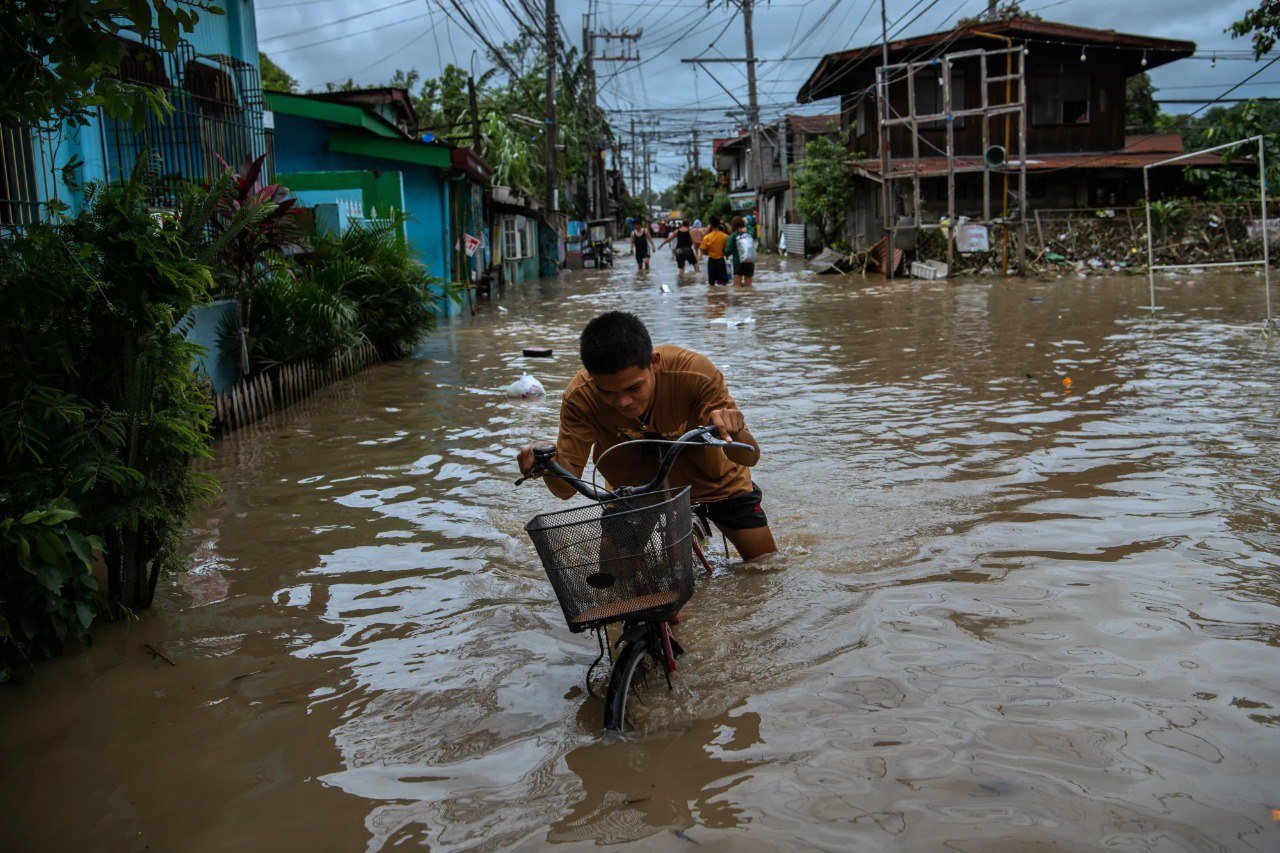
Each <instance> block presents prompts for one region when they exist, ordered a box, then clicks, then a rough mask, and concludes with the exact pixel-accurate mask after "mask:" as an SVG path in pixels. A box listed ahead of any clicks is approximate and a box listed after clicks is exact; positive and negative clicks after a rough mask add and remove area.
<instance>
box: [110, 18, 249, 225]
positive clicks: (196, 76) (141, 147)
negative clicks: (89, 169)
mask: <svg viewBox="0 0 1280 853" xmlns="http://www.w3.org/2000/svg"><path fill="white" fill-rule="evenodd" d="M120 78H121V79H122V80H124V81H125V82H130V83H139V84H143V85H149V86H156V87H158V88H160V89H162V90H163V91H164V92H165V95H166V97H167V99H168V101H169V103H170V105H171V106H172V107H173V112H172V113H171V114H169V115H164V116H155V115H148V117H147V119H146V121H145V123H144V125H143V126H142V128H141V129H135V128H134V127H133V126H132V125H131V124H130V123H129V122H127V121H122V120H116V119H105V120H104V121H103V125H102V127H103V136H104V143H105V148H106V151H107V171H108V176H107V177H108V180H112V181H122V180H124V179H125V178H127V177H128V176H129V174H130V173H131V172H132V170H133V168H134V164H135V163H136V162H137V161H138V159H139V158H140V157H145V158H146V162H145V167H146V175H147V182H148V184H149V186H150V190H151V191H150V201H151V203H152V204H153V205H155V206H156V207H171V206H173V204H174V203H175V202H176V200H177V198H178V196H179V194H180V193H181V191H182V187H183V186H184V185H186V184H189V183H205V182H208V181H211V180H212V179H213V178H215V177H216V176H217V175H218V174H220V173H221V171H222V170H223V168H224V166H223V162H225V163H227V164H229V165H231V166H238V165H239V164H240V163H241V162H243V161H244V160H246V159H252V158H255V157H258V156H260V155H262V154H264V153H269V149H268V140H267V131H266V129H265V128H264V127H263V121H262V112H263V107H264V105H265V101H264V99H263V95H262V83H261V79H260V77H259V74H258V68H257V66H256V65H253V64H251V63H248V62H244V61H243V60H239V59H236V58H234V57H231V56H226V55H218V56H200V55H197V54H196V52H195V49H194V48H193V47H192V46H191V44H190V43H189V42H186V41H180V42H179V44H178V46H177V48H176V49H175V50H173V51H165V50H163V48H162V47H161V46H160V44H159V40H158V38H157V37H156V36H154V35H153V36H151V37H150V38H148V39H147V40H146V41H144V42H142V43H138V44H134V45H132V46H131V48H130V52H129V54H128V56H127V57H126V58H125V60H124V62H123V63H122V64H121V67H120ZM268 159H269V160H270V159H271V158H268ZM265 165H266V168H265V170H264V172H265V174H264V175H263V178H264V179H269V178H270V177H271V171H272V166H273V164H272V163H271V162H267V163H266V164H265Z"/></svg>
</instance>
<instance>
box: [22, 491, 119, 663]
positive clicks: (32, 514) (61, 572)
mask: <svg viewBox="0 0 1280 853" xmlns="http://www.w3.org/2000/svg"><path fill="white" fill-rule="evenodd" d="M82 528H83V519H82V518H80V513H79V512H78V511H77V510H76V508H75V505H74V504H73V503H71V501H69V500H67V499H66V498H59V499H58V500H55V501H50V502H49V503H47V504H45V505H43V506H40V507H37V508H35V509H33V510H30V511H29V512H24V513H22V514H21V515H16V516H8V517H4V518H0V682H5V681H8V680H9V678H10V676H11V674H12V664H13V663H14V662H17V661H23V662H26V663H27V664H30V663H31V661H32V660H34V659H38V658H47V657H53V656H54V655H56V654H58V653H59V652H60V651H61V650H62V642H63V640H65V639H66V638H67V636H68V635H70V636H74V637H75V638H76V639H78V640H80V641H81V642H82V643H86V644H87V643H88V642H89V626H90V625H91V624H92V623H93V620H94V618H95V617H97V616H98V615H99V613H101V612H102V610H103V608H104V602H103V598H102V595H101V593H100V592H99V591H98V582H97V581H96V580H95V579H94V577H93V572H92V570H91V566H92V564H93V552H94V551H95V550H99V551H100V550H101V549H102V547H103V543H102V540H101V539H98V538H97V537H96V536H91V535H86V534H85V533H84V531H83V529H82Z"/></svg>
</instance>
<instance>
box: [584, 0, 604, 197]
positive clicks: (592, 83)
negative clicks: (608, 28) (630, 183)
mask: <svg viewBox="0 0 1280 853" xmlns="http://www.w3.org/2000/svg"><path fill="white" fill-rule="evenodd" d="M593 41H594V40H593V39H592V38H591V6H590V5H589V4H588V6H587V13H586V14H585V15H583V16H582V55H583V57H584V59H585V62H586V71H587V95H588V97H589V98H590V99H591V106H590V110H591V131H590V134H589V139H590V144H591V158H590V159H589V160H587V218H588V219H596V218H598V217H599V215H600V214H599V213H598V212H597V210H596V199H597V197H598V196H599V189H600V186H599V181H598V180H597V178H596V172H597V170H598V169H599V167H600V166H601V164H600V163H599V162H598V160H599V157H600V147H599V145H597V143H596V135H597V133H598V131H597V127H596V72H595V67H594V66H593V64H592V62H591V55H592V53H593V52H594V51H593V47H594V45H593ZM599 170H600V171H603V169H599Z"/></svg>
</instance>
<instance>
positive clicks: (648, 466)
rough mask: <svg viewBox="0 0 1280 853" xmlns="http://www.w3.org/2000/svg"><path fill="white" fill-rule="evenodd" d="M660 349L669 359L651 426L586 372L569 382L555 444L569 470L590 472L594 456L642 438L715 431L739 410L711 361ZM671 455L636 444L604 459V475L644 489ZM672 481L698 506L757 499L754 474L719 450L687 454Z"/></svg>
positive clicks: (696, 450)
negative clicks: (724, 416) (718, 418)
mask: <svg viewBox="0 0 1280 853" xmlns="http://www.w3.org/2000/svg"><path fill="white" fill-rule="evenodd" d="M655 349H656V350H657V352H658V353H660V354H661V356H662V359H661V363H660V364H659V366H658V372H657V377H656V386H655V388H654V392H653V393H654V400H653V407H652V408H651V409H650V412H649V423H648V424H647V425H646V424H644V423H642V422H640V421H639V420H637V419H635V418H628V417H627V416H626V415H624V414H622V412H619V411H618V410H617V409H615V408H613V407H612V406H610V405H609V404H608V403H606V402H605V401H604V400H603V399H601V397H600V394H599V393H598V392H597V391H596V388H595V384H594V383H593V382H592V381H591V376H590V375H589V374H588V373H587V372H586V371H585V370H579V371H578V374H577V375H576V376H574V377H573V380H572V381H570V382H569V387H567V388H565V389H564V399H563V402H562V403H561V406H560V437H559V438H558V439H557V440H556V447H557V449H558V451H559V455H560V457H561V458H562V459H563V460H564V461H565V462H569V463H572V464H573V465H579V466H584V467H585V466H586V464H587V455H588V454H590V455H591V458H592V459H597V460H598V459H599V458H600V455H601V454H602V453H604V451H605V450H606V449H608V448H610V447H612V446H613V445H615V444H620V443H621V442H624V441H629V440H631V439H635V438H644V437H649V438H657V437H659V436H661V437H662V438H667V439H675V438H679V437H680V436H681V435H682V434H684V433H686V432H688V431H689V430H691V429H693V428H695V427H700V426H706V425H707V424H709V423H711V412H712V411H713V410H715V409H736V408H737V407H738V406H737V404H736V403H734V402H733V398H732V397H730V396H729V389H728V388H727V387H725V384H724V377H723V376H722V375H720V371H719V370H716V367H715V365H713V364H712V363H711V362H710V361H709V360H708V359H707V357H706V356H704V355H699V354H698V353H696V352H691V351H689V350H687V349H683V348H681V347H677V346H671V345H666V346H660V347H655ZM593 448H594V450H593ZM664 449H665V448H664V447H663V446H662V445H657V444H649V445H644V444H637V445H633V446H631V447H623V448H621V449H619V450H615V451H614V452H612V453H610V454H609V455H608V456H607V457H606V458H605V460H604V465H603V466H601V468H600V474H601V475H602V476H603V477H604V478H605V479H606V480H607V481H608V482H609V483H610V484H612V485H614V486H639V485H642V484H644V483H647V482H648V481H649V480H650V478H652V477H653V475H654V474H655V473H656V472H657V470H658V459H659V455H660V454H661V452H662V451H663V450H664ZM667 481H668V483H669V484H670V485H671V486H673V487H680V486H689V487H691V494H690V497H691V498H692V500H693V501H694V502H695V503H697V502H702V503H714V502H715V501H722V500H724V499H725V498H729V497H733V496H734V495H740V494H746V493H747V492H750V491H751V471H750V470H749V469H748V468H747V467H746V466H745V465H738V464H737V463H735V462H731V461H730V460H729V458H728V457H727V456H725V455H724V451H723V450H721V449H719V448H716V447H685V448H684V450H683V452H681V454H680V455H679V456H678V457H676V462H675V465H673V466H672V468H671V473H670V474H669V475H668V477H667Z"/></svg>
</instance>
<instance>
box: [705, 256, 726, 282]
mask: <svg viewBox="0 0 1280 853" xmlns="http://www.w3.org/2000/svg"><path fill="white" fill-rule="evenodd" d="M728 283H729V265H728V264H727V263H725V260H724V258H707V284H728Z"/></svg>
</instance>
